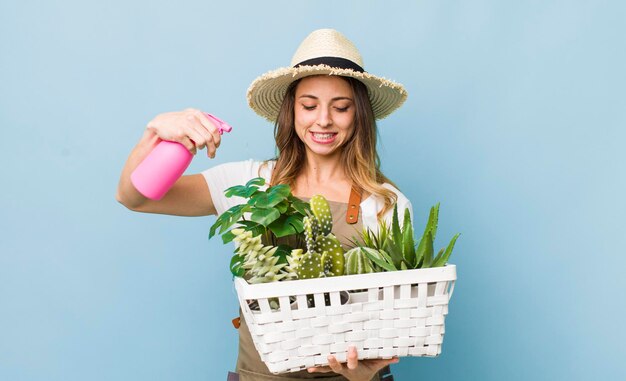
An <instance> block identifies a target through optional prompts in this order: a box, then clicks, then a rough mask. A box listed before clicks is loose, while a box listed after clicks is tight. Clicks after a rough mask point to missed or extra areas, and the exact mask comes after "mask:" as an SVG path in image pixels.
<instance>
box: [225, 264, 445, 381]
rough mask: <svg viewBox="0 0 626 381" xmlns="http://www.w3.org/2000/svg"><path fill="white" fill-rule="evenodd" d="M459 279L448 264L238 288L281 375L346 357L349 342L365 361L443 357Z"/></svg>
mask: <svg viewBox="0 0 626 381" xmlns="http://www.w3.org/2000/svg"><path fill="white" fill-rule="evenodd" d="M455 280H456V266H454V265H447V266H445V267H437V268H430V269H417V270H404V271H393V272H381V273H372V274H363V275H346V276H339V277H333V278H321V279H307V280H296V281H286V282H274V283H266V284H254V285H251V284H248V283H247V282H246V281H245V280H244V279H242V278H235V288H236V289H237V295H238V297H239V304H240V305H241V309H242V310H243V314H244V317H245V319H246V322H247V324H248V326H249V328H250V333H251V334H252V340H253V341H254V345H255V346H256V349H257V350H258V352H259V354H260V355H261V359H262V360H263V361H264V362H265V364H266V365H267V367H268V368H269V370H270V372H272V373H274V374H278V373H285V372H295V371H298V370H301V369H305V368H308V367H312V366H324V365H328V361H327V356H328V355H330V354H332V355H334V356H335V357H336V358H337V359H338V360H339V361H342V362H343V361H346V352H347V349H348V346H349V345H354V346H356V348H357V350H358V355H359V359H372V358H391V357H395V356H437V355H439V354H440V353H441V343H442V342H443V334H444V318H445V315H446V314H447V313H448V301H449V300H450V297H451V296H452V291H453V290H454V281H455ZM357 290H360V291H359V292H354V291H357ZM345 291H349V292H350V293H349V295H350V300H349V301H348V302H347V303H345V304H341V298H340V293H344V294H345ZM307 295H308V297H307ZM271 300H273V301H278V304H279V308H277V309H272V308H271V307H270V301H271ZM255 302H256V303H255ZM251 303H252V304H253V305H257V304H258V307H259V308H258V309H256V310H253V309H251V308H250V304H251ZM313 304H314V305H313Z"/></svg>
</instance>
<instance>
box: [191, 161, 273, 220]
mask: <svg viewBox="0 0 626 381" xmlns="http://www.w3.org/2000/svg"><path fill="white" fill-rule="evenodd" d="M273 164H274V162H272V161H270V162H268V165H263V162H261V161H254V160H252V159H250V160H245V161H237V162H230V163H224V164H220V165H217V166H215V167H212V168H209V169H207V170H204V171H203V172H202V175H203V176H204V179H205V181H206V183H207V186H208V187H209V193H210V194H211V199H212V201H213V205H214V206H215V210H216V211H217V214H218V215H220V214H222V213H224V212H225V211H226V210H228V209H230V208H231V207H233V206H235V205H238V204H242V203H244V202H245V200H244V199H243V198H241V197H226V196H224V191H225V190H226V189H228V188H230V187H232V186H235V185H244V184H245V183H247V182H248V181H249V180H251V179H253V178H255V177H259V176H260V177H263V178H265V181H266V183H268V182H269V181H270V177H271V170H272V168H273Z"/></svg>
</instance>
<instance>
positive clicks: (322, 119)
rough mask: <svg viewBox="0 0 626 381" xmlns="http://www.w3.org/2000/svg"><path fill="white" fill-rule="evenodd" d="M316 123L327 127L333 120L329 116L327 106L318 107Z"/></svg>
mask: <svg viewBox="0 0 626 381" xmlns="http://www.w3.org/2000/svg"><path fill="white" fill-rule="evenodd" d="M317 124H318V125H319V126H320V127H328V126H330V125H331V124H333V120H332V118H331V116H330V110H329V109H328V108H327V107H320V112H319V114H318V115H317Z"/></svg>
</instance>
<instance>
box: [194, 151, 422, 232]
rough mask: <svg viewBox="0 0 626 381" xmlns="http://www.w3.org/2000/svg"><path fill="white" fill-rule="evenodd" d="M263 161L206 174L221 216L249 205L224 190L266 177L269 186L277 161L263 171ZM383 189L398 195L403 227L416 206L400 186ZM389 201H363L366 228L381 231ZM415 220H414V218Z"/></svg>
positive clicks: (389, 214) (222, 167)
mask: <svg viewBox="0 0 626 381" xmlns="http://www.w3.org/2000/svg"><path fill="white" fill-rule="evenodd" d="M261 164H263V162H262V161H254V160H252V159H250V160H246V161H237V162H231V163H224V164H220V165H217V166H215V167H213V168H209V169H207V170H205V171H203V172H202V175H203V176H204V179H205V180H206V182H207V185H208V186H209V192H210V193H211V199H212V200H213V205H215V210H217V214H218V215H220V214H222V213H224V212H225V211H226V210H228V209H230V208H231V207H233V206H235V205H239V204H243V203H245V202H246V200H244V199H243V198H241V197H236V196H233V197H230V198H228V197H226V196H225V195H224V191H225V190H226V189H228V188H230V187H232V186H235V185H245V184H246V183H247V182H248V181H249V180H250V179H253V178H255V177H263V178H264V179H265V182H266V183H269V181H270V180H271V177H272V170H273V169H274V164H276V162H275V161H270V162H268V165H266V166H263V168H262V170H261V171H260V172H259V169H260V168H261ZM383 187H385V188H387V189H389V190H391V191H393V192H394V193H395V194H396V195H397V196H398V201H397V204H398V216H399V219H400V224H402V218H403V216H404V210H405V209H406V208H409V213H410V214H411V217H413V207H412V206H411V202H410V201H409V199H407V198H406V197H405V196H404V195H403V194H402V193H401V192H400V191H399V190H398V189H397V188H396V187H394V186H393V185H391V184H387V183H385V184H383ZM384 205H385V202H384V199H383V198H382V197H379V196H375V195H371V196H370V197H368V198H366V199H365V200H361V212H362V219H363V220H362V221H363V226H364V227H366V228H369V229H371V230H372V231H374V232H376V231H378V219H377V214H378V212H379V211H380V210H382V208H383V207H384ZM392 215H393V209H391V210H388V211H387V212H386V213H385V216H384V218H385V220H386V221H387V222H388V223H391V218H392ZM411 220H413V219H412V218H411Z"/></svg>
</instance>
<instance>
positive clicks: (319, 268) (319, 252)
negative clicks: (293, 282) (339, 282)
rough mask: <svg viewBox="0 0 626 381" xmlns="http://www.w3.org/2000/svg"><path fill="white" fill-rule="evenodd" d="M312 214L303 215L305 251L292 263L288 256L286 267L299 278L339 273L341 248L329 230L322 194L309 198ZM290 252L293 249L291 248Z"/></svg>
mask: <svg viewBox="0 0 626 381" xmlns="http://www.w3.org/2000/svg"><path fill="white" fill-rule="evenodd" d="M310 205H311V211H312V212H313V214H312V215H309V216H307V217H304V219H303V220H302V222H303V225H304V239H305V243H306V249H307V252H306V254H304V255H303V256H302V257H301V258H298V261H297V263H296V261H295V260H293V259H292V261H291V262H293V264H292V263H291V262H290V268H291V269H294V270H295V271H296V273H297V274H298V278H299V279H311V278H319V277H323V276H337V275H343V272H344V267H345V259H344V255H343V254H344V250H343V248H342V247H341V243H340V242H339V240H338V239H337V237H335V236H334V235H333V234H332V233H331V231H332V228H333V216H332V214H331V212H330V205H328V201H326V199H325V198H324V196H320V195H315V196H313V197H312V198H311V201H310ZM292 255H293V252H292Z"/></svg>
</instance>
